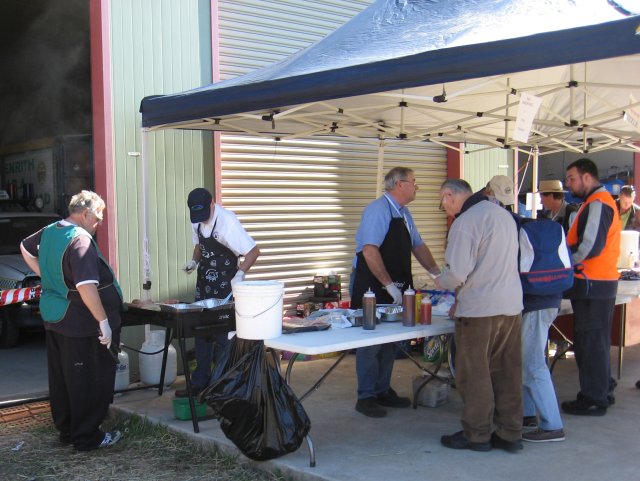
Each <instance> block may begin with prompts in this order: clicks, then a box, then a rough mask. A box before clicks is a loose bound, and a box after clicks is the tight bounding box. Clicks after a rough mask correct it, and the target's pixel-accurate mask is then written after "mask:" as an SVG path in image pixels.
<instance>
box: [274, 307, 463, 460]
mask: <svg viewBox="0 0 640 481" xmlns="http://www.w3.org/2000/svg"><path fill="white" fill-rule="evenodd" d="M453 332H454V323H453V321H451V320H449V319H448V318H447V317H444V316H433V321H432V323H431V324H417V325H415V326H411V327H405V326H403V325H402V322H381V323H380V324H378V325H376V328H375V329H373V330H365V329H363V328H362V327H349V328H346V329H333V328H332V329H327V330H325V331H312V332H299V333H294V334H282V335H281V336H279V337H276V338H274V339H268V340H265V341H264V345H265V347H267V348H270V349H274V350H282V351H289V352H292V353H293V356H292V357H291V358H290V359H289V363H288V365H287V370H286V374H285V380H286V382H287V383H289V382H290V379H291V369H292V368H293V364H294V362H295V360H296V357H297V355H298V354H308V355H314V354H326V353H329V352H341V354H340V356H339V357H338V358H337V360H336V361H335V362H334V363H333V364H332V365H331V367H330V368H329V369H328V370H327V371H326V372H325V373H324V374H323V375H322V376H321V377H320V379H318V381H317V382H316V383H315V384H314V385H313V386H312V387H311V388H310V389H308V390H307V391H306V392H305V393H304V394H303V395H302V396H299V399H300V401H302V400H304V399H305V398H306V397H307V396H308V395H309V394H311V393H312V392H314V391H315V390H317V389H318V388H319V387H320V385H321V384H322V382H323V381H324V380H325V379H326V378H327V376H328V375H329V374H331V372H332V371H333V370H334V369H335V368H336V367H337V366H338V364H340V362H341V361H342V359H344V356H345V355H346V354H347V353H348V352H349V351H350V350H352V349H357V348H359V347H366V346H375V345H378V344H387V343H390V342H400V341H406V340H408V339H416V338H420V337H431V336H437V335H440V334H452V333H453ZM307 445H308V447H309V455H310V462H309V464H310V466H312V467H313V466H315V464H316V461H315V450H314V448H313V443H312V442H311V438H310V437H309V436H307Z"/></svg>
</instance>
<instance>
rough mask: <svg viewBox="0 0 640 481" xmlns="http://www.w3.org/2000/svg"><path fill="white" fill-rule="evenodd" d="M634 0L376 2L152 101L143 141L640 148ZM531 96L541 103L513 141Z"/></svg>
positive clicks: (639, 46) (545, 150) (639, 45)
mask: <svg viewBox="0 0 640 481" xmlns="http://www.w3.org/2000/svg"><path fill="white" fill-rule="evenodd" d="M639 3H640V2H638V0H627V1H613V0H485V1H483V2H477V1H474V0H449V1H448V2H437V1H428V0H378V1H376V2H375V3H374V4H373V5H371V6H370V7H369V8H367V9H366V10H365V11H363V12H362V13H361V14H359V15H357V16H356V17H354V18H353V19H352V20H351V21H350V22H348V23H347V24H345V25H344V26H343V27H341V28H339V29H338V30H336V31H335V32H334V33H332V34H331V35H329V36H328V37H326V38H325V39H323V40H321V41H320V42H318V43H317V44H315V45H312V46H311V47H309V48H307V49H305V50H303V51H301V52H299V53H298V54H296V55H294V56H292V57H290V58H289V59H286V60H285V61H283V62H280V63H278V64H275V65H273V66H270V67H267V68H265V69H261V70H258V71H256V72H253V73H250V74H247V75H243V76H241V77H237V78H234V79H230V80H227V81H223V82H218V83H216V84H212V85H208V86H205V87H201V88H198V89H195V90H191V91H187V92H182V93H178V94H173V95H164V96H154V97H147V98H145V99H143V101H142V104H141V112H142V126H143V137H145V136H146V135H148V133H149V132H152V131H155V130H160V129H167V128H175V129H200V130H214V131H227V132H246V133H249V134H252V135H258V136H268V137H271V138H275V139H276V140H277V139H284V138H304V137H310V136H317V135H343V136H347V137H354V138H360V139H370V140H372V141H376V142H380V145H381V149H380V156H379V157H380V159H381V158H382V156H383V153H382V146H383V145H384V142H390V141H398V142H424V141H431V142H435V143H438V144H446V145H447V146H449V145H448V143H451V142H453V143H466V142H468V143H474V144H482V145H485V146H486V148H495V147H501V148H513V149H517V150H522V151H525V152H527V153H529V152H534V153H535V155H534V159H537V155H538V153H539V154H540V155H546V154H550V153H554V152H558V151H572V152H578V153H585V154H588V153H593V152H598V151H601V150H605V149H621V150H627V151H632V152H640V147H639V146H638V145H637V143H638V142H640V126H639V123H640V34H639V33H640V17H638V16H636V15H637V13H638V12H640V4H639ZM523 93H527V94H531V95H534V96H536V97H539V98H540V99H541V106H540V108H539V109H538V111H537V114H536V116H535V118H534V119H533V124H532V127H531V130H530V135H529V136H528V140H526V141H523V140H519V141H518V140H515V139H514V129H515V124H516V120H517V114H518V110H519V109H518V107H519V104H520V100H521V96H522V94H523ZM144 142H145V141H144V140H143V144H144ZM145 161H146V160H145V159H143V163H144V162H145ZM534 171H535V165H534ZM534 182H535V183H536V184H537V180H536V179H534ZM145 215H146V214H145ZM145 222H146V221H145ZM145 232H146V230H145ZM144 242H145V244H146V242H147V240H146V238H145V240H144ZM145 252H147V250H146V247H145ZM145 272H146V271H145ZM145 279H146V275H145Z"/></svg>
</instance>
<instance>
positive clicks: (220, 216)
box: [191, 204, 256, 256]
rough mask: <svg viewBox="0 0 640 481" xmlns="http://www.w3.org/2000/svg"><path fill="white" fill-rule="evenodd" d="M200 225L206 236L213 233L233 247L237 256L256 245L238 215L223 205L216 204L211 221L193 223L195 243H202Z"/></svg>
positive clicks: (216, 237)
mask: <svg viewBox="0 0 640 481" xmlns="http://www.w3.org/2000/svg"><path fill="white" fill-rule="evenodd" d="M198 225H200V232H201V233H202V235H203V236H204V237H210V236H211V235H213V236H214V238H215V239H216V240H217V241H218V242H220V243H221V244H222V245H224V246H226V247H228V248H229V249H231V250H232V251H233V253H234V254H235V255H237V256H243V255H245V254H246V253H247V252H249V251H250V250H251V249H253V248H254V247H255V245H256V242H255V241H254V240H253V238H252V237H251V236H250V235H249V234H248V233H247V231H246V230H245V229H244V227H243V226H242V224H241V223H240V221H239V220H238V218H237V217H236V215H235V214H234V213H233V212H231V211H230V210H227V209H225V208H224V207H222V206H221V205H218V204H215V209H214V211H213V218H212V219H210V220H209V221H207V222H200V223H199V224H198V223H195V224H191V238H192V241H193V245H196V244H199V243H200V239H199V238H198ZM214 227H215V231H214Z"/></svg>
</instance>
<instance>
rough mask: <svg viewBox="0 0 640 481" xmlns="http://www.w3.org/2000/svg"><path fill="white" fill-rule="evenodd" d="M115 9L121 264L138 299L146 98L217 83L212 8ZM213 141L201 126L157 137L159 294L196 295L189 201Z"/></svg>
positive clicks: (152, 0)
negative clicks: (190, 266)
mask: <svg viewBox="0 0 640 481" xmlns="http://www.w3.org/2000/svg"><path fill="white" fill-rule="evenodd" d="M110 9H111V10H110V15H111V32H110V33H111V61H112V89H113V133H114V140H113V151H114V156H115V183H116V197H117V199H116V202H117V235H118V266H119V278H120V282H121V284H122V287H123V293H124V297H125V300H131V299H133V298H139V297H141V283H142V271H141V267H140V266H141V248H140V238H141V232H140V229H139V219H140V217H141V205H140V197H139V193H140V189H141V185H142V179H141V171H140V157H136V156H132V155H129V153H133V152H141V150H142V146H141V140H140V131H139V129H140V116H139V114H138V109H139V106H140V101H141V100H142V98H143V97H144V96H146V95H152V94H165V93H171V92H179V91H182V90H186V89H190V88H195V87H199V86H201V85H203V84H206V83H208V82H210V81H211V40H210V39H211V37H210V35H211V27H210V5H209V1H208V0H197V1H194V0H135V1H133V0H112V1H111V2H110ZM208 138H210V134H202V133H200V132H195V131H194V132H188V131H165V132H158V133H154V134H152V135H150V136H149V139H150V142H149V145H148V149H149V151H148V152H146V154H147V155H148V159H149V164H150V171H149V176H148V179H149V183H148V190H149V201H150V202H149V206H150V209H149V226H150V235H149V239H150V252H151V266H152V272H153V277H152V278H153V286H152V291H151V295H152V297H153V298H154V299H166V298H168V297H171V298H176V297H178V298H182V299H185V300H186V299H189V296H191V298H193V289H194V287H193V278H192V277H190V278H187V276H186V275H184V274H183V273H182V272H181V271H180V267H182V264H183V263H184V262H185V261H186V260H187V259H190V258H191V252H192V250H193V247H192V244H191V237H190V232H189V228H190V222H189V218H188V211H187V208H186V198H187V194H188V192H189V191H190V190H191V189H192V188H194V187H195V186H201V185H202V179H203V158H204V154H203V152H205V151H208V152H209V154H208V155H210V151H211V147H210V145H209V146H207V139H208ZM212 185H213V183H212V182H210V186H212Z"/></svg>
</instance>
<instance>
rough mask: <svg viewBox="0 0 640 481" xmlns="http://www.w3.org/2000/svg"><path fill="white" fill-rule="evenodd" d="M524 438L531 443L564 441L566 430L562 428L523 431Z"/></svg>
mask: <svg viewBox="0 0 640 481" xmlns="http://www.w3.org/2000/svg"><path fill="white" fill-rule="evenodd" d="M522 440H523V441H529V442H530V443H546V442H550V441H564V430H562V429H542V428H538V429H536V430H535V431H530V432H527V433H522Z"/></svg>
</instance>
